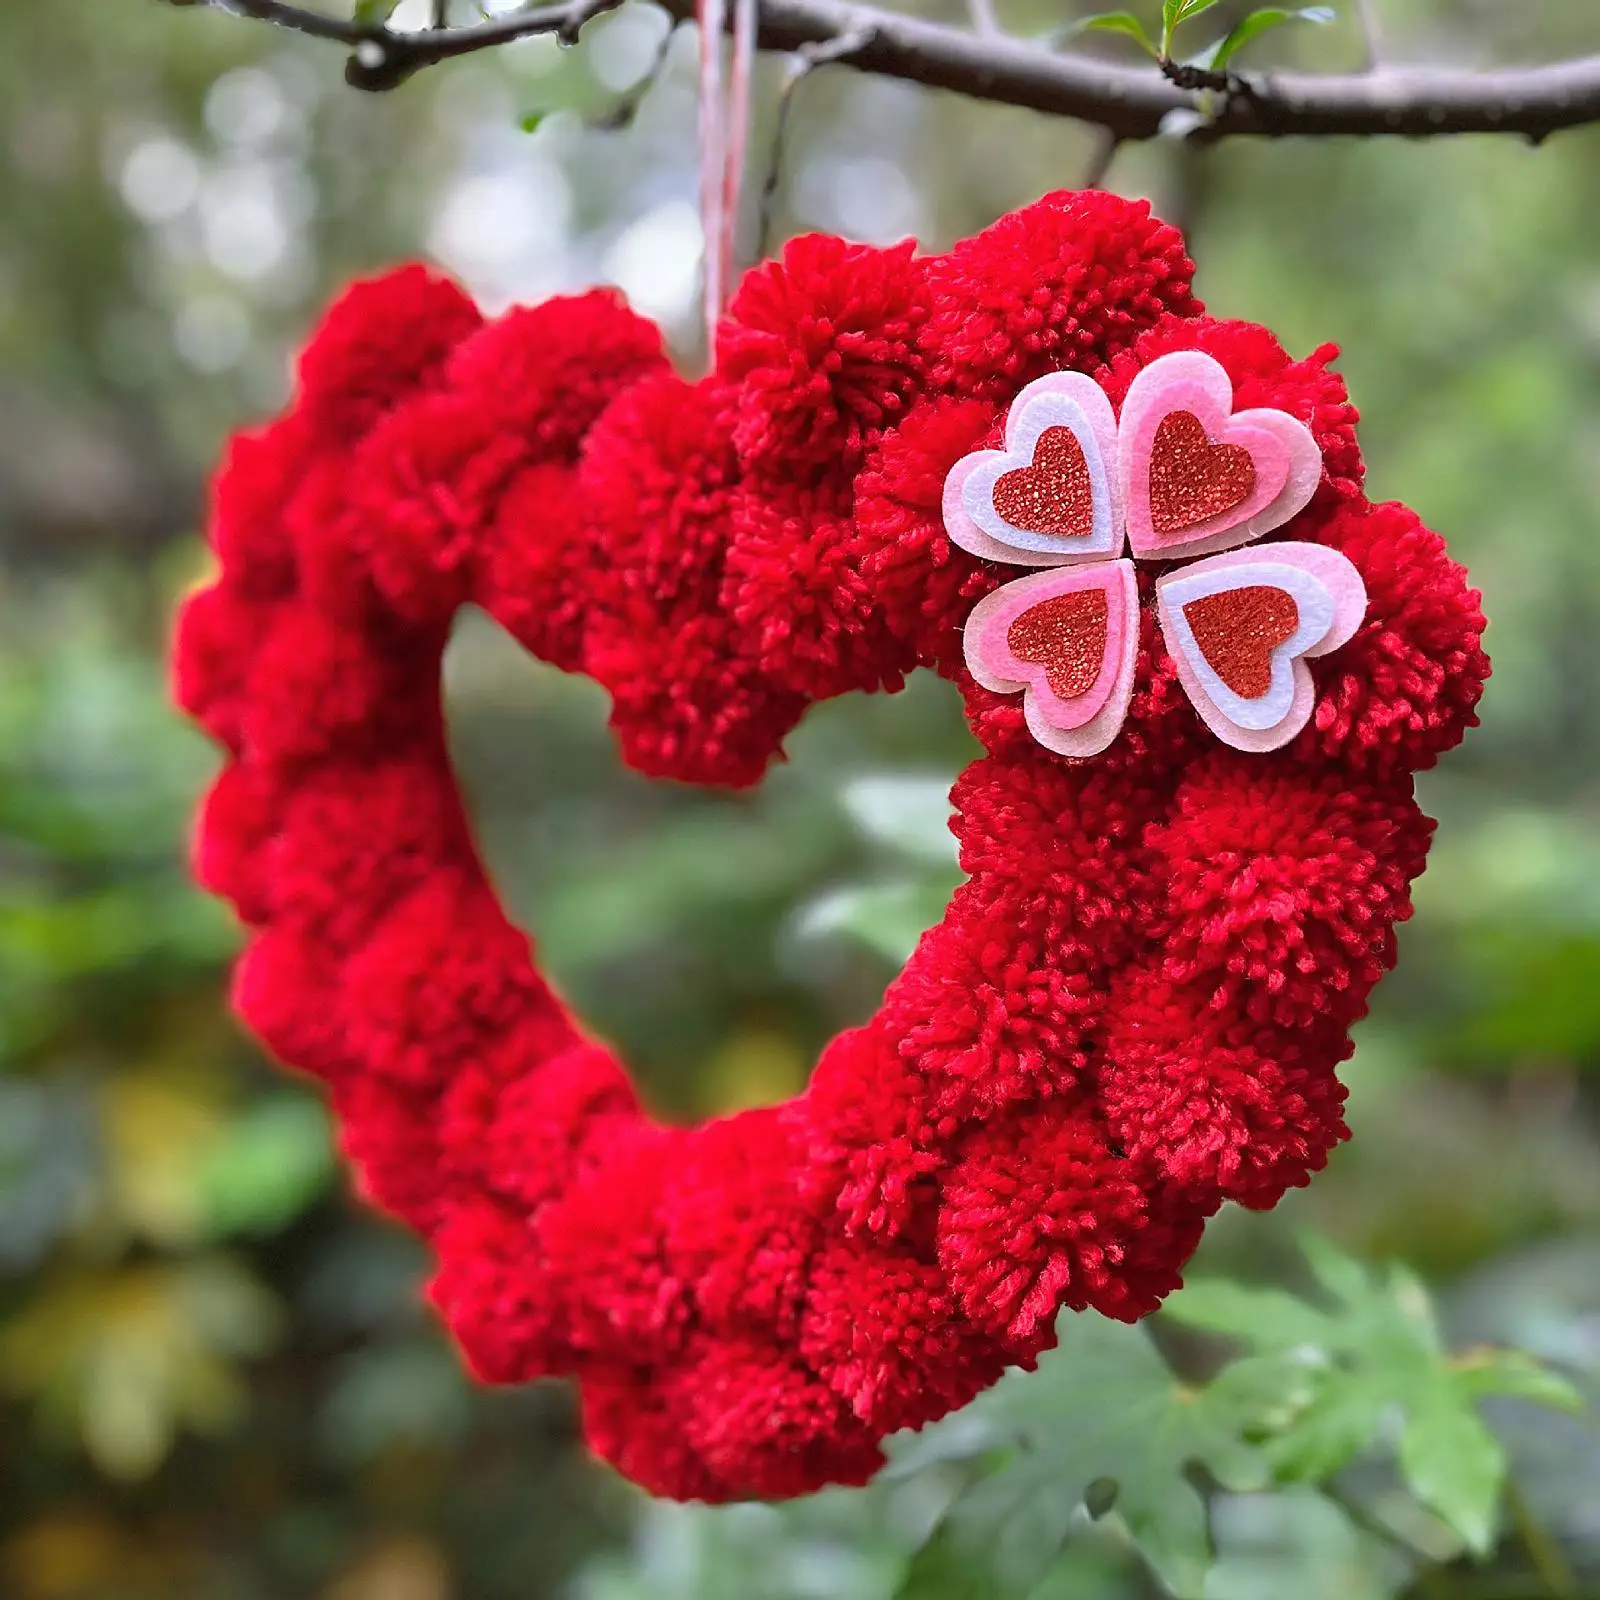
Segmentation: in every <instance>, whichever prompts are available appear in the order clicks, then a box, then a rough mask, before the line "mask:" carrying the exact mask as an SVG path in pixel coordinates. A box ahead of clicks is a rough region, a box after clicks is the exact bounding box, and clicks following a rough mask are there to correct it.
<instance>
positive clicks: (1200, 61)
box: [1189, 6, 1334, 72]
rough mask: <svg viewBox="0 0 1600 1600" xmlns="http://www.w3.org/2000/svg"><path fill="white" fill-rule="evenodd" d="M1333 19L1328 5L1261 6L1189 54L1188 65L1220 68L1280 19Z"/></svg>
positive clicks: (1277, 23) (1301, 20) (1310, 20)
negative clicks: (1196, 52) (1218, 36)
mask: <svg viewBox="0 0 1600 1600" xmlns="http://www.w3.org/2000/svg"><path fill="white" fill-rule="evenodd" d="M1333 19H1334V10H1333V7H1332V6H1263V7H1262V8H1261V10H1259V11H1252V12H1251V13H1250V15H1249V16H1247V17H1245V18H1243V19H1242V20H1241V21H1239V22H1237V23H1235V24H1234V26H1233V28H1232V29H1231V30H1230V31H1229V32H1228V33H1226V34H1224V35H1223V37H1222V38H1220V39H1218V40H1217V41H1216V43H1215V44H1209V45H1207V46H1206V48H1205V49H1204V50H1202V51H1200V52H1199V53H1198V54H1197V55H1195V56H1192V57H1191V58H1190V60H1189V65H1190V66H1194V67H1204V68H1205V69H1206V70H1207V71H1210V72H1221V71H1222V70H1223V69H1224V68H1225V67H1226V66H1227V65H1228V63H1229V62H1230V61H1232V60H1233V58H1234V57H1235V56H1236V55H1238V53H1239V52H1240V51H1241V50H1242V49H1243V48H1244V47H1245V46H1246V45H1247V44H1249V43H1250V41H1251V40H1252V39H1255V38H1256V37H1258V36H1259V35H1260V34H1263V33H1265V32H1266V31H1267V30H1268V29H1269V28H1276V27H1277V26H1278V25H1279V24H1280V23H1284V22H1317V23H1324V22H1332V21H1333Z"/></svg>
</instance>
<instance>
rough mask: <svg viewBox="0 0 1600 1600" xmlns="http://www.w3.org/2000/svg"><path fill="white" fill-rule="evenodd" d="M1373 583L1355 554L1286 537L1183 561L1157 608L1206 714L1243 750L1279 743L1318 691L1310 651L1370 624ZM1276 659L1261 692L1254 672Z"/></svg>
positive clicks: (1333, 645) (1165, 583) (1186, 682)
mask: <svg viewBox="0 0 1600 1600" xmlns="http://www.w3.org/2000/svg"><path fill="white" fill-rule="evenodd" d="M1366 610H1367V591H1366V586H1365V584H1363V582H1362V581H1361V574H1360V573H1359V572H1358V571H1357V570H1356V569H1355V567H1354V566H1353V565H1352V564H1351V562H1350V561H1349V559H1348V558H1347V557H1345V556H1343V555H1341V554H1340V553H1339V552H1338V551H1337V550H1330V549H1328V548H1326V547H1325V546H1323V545H1316V544H1302V543H1299V542H1296V541H1293V540H1286V541H1284V542H1283V543H1281V544H1269V545H1263V546H1261V548H1259V549H1256V550H1233V551H1229V552H1228V553H1227V554H1225V555H1218V556H1212V557H1211V558H1210V559H1209V560H1205V561H1197V562H1195V563H1194V564H1193V565H1192V566H1187V567H1180V568H1179V569H1178V570H1177V571H1176V572H1169V573H1167V574H1166V575H1165V576H1164V577H1162V578H1159V579H1158V580H1157V581H1156V615H1157V617H1158V619H1159V621H1160V623H1161V632H1162V636H1163V637H1164V638H1165V640H1166V642H1167V649H1168V650H1169V651H1170V652H1171V654H1172V659H1173V662H1174V664H1175V665H1176V667H1177V669H1178V679H1179V681H1180V682H1181V683H1182V684H1183V687H1184V690H1185V692H1186V693H1187V694H1188V696H1189V699H1190V700H1191V701H1192V702H1193V704H1194V708H1195V710H1196V711H1198V712H1199V713H1200V716H1201V718H1202V720H1203V721H1204V722H1205V724H1206V726H1207V727H1208V728H1210V729H1211V731H1212V732H1213V733H1214V734H1216V736H1217V737H1218V738H1219V739H1221V740H1222V741H1223V743H1225V744H1230V745H1232V746H1233V747H1234V749H1236V750H1248V751H1266V750H1276V749H1278V748H1279V747H1280V746H1282V745H1285V744H1287V743H1288V742H1289V741H1290V740H1291V739H1292V738H1294V736H1295V735H1296V734H1297V733H1299V731H1300V730H1301V729H1302V728H1303V727H1304V726H1305V725H1306V722H1307V720H1308V719H1309V717H1310V715H1311V710H1312V706H1313V705H1314V704H1315V700H1316V689H1315V685H1314V684H1313V683H1312V680H1311V671H1310V669H1309V668H1308V667H1307V666H1306V663H1305V658H1306V657H1309V656H1322V655H1327V654H1328V652H1329V651H1331V650H1337V649H1338V648H1339V646H1340V645H1342V644H1344V643H1345V642H1346V641H1347V640H1348V639H1349V638H1350V636H1351V635H1352V634H1353V633H1354V632H1355V631H1356V629H1357V628H1358V627H1359V626H1360V625H1361V619H1362V618H1363V617H1364V616H1365V615H1366ZM1263 663H1265V665H1266V666H1267V667H1268V668H1269V669H1270V672H1269V675H1268V676H1267V677H1266V679H1265V686H1264V687H1263V688H1261V689H1260V690H1259V692H1257V685H1256V684H1255V682H1254V681H1250V680H1253V678H1254V676H1255V673H1256V670H1257V668H1259V667H1260V666H1261V665H1262V664H1263Z"/></svg>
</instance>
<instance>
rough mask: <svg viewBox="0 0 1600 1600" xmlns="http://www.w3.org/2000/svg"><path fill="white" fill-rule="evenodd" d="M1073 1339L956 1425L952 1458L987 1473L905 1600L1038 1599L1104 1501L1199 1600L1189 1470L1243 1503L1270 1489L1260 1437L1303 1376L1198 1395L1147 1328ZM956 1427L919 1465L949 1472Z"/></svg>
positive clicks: (1201, 1561)
mask: <svg viewBox="0 0 1600 1600" xmlns="http://www.w3.org/2000/svg"><path fill="white" fill-rule="evenodd" d="M1061 1331H1062V1348H1061V1349H1060V1350H1059V1351H1056V1352H1054V1353H1053V1354H1051V1355H1048V1356H1046V1357H1045V1358H1044V1359H1043V1360H1042V1361H1041V1362H1040V1364H1039V1370H1038V1371H1037V1372H1036V1373H1032V1374H1025V1373H1015V1374H1012V1375H1011V1376H1009V1377H1007V1378H1005V1379H1004V1380H1003V1381H1002V1382H1001V1383H999V1384H997V1385H996V1386H995V1388H994V1389H992V1390H990V1391H989V1393H988V1394H986V1395H983V1396H981V1397H980V1398H979V1399H978V1400H977V1401H975V1402H974V1403H973V1404H972V1405H971V1406H969V1407H968V1408H967V1410H966V1412H965V1413H962V1414H961V1415H959V1416H957V1417H955V1418H952V1419H950V1422H951V1423H952V1424H954V1425H955V1426H954V1429H953V1430H952V1435H953V1437H952V1446H951V1449H950V1451H949V1452H948V1454H949V1455H951V1456H955V1457H962V1456H965V1457H966V1458H968V1459H973V1458H977V1459H980V1460H981V1461H982V1462H983V1463H984V1468H985V1469H986V1470H984V1475H983V1476H980V1477H979V1478H978V1479H977V1481H976V1482H975V1483H974V1484H973V1485H972V1487H971V1488H969V1489H968V1490H967V1491H966V1492H965V1493H964V1494H962V1495H961V1496H959V1497H958V1498H957V1499H956V1501H955V1502H954V1503H953V1504H952V1506H951V1508H950V1510H949V1512H948V1513H947V1515H946V1517H945V1519H944V1521H943V1522H942V1524H941V1526H940V1528H939V1530H938V1533H937V1535H936V1537H935V1539H934V1540H933V1541H932V1542H931V1544H930V1546H929V1548H928V1549H926V1550H925V1551H924V1552H923V1553H922V1554H920V1555H919V1556H918V1557H917V1558H916V1560H914V1561H913V1563H912V1565H911V1567H910V1569H909V1571H908V1573H907V1577H906V1581H905V1584H904V1586H903V1587H902V1589H901V1590H900V1596H901V1600H913V1597H922V1596H928V1597H932V1596H933V1595H935V1594H938V1595H941V1596H943V1595H945V1594H947V1593H949V1592H950V1591H949V1590H948V1589H937V1588H935V1587H934V1584H935V1582H936V1580H939V1579H945V1578H947V1577H948V1575H949V1574H950V1573H951V1572H957V1573H961V1572H972V1571H981V1572H985V1573H986V1574H987V1580H988V1587H987V1588H980V1589H976V1590H973V1591H971V1592H973V1593H982V1594H985V1595H1010V1594H1026V1593H1027V1592H1028V1590H1029V1589H1030V1588H1031V1587H1032V1586H1033V1585H1036V1584H1038V1583H1039V1582H1041V1581H1042V1580H1043V1578H1044V1577H1045V1575H1046V1573H1047V1572H1048V1571H1049V1569H1050V1566H1051V1564H1052V1563H1053V1562H1054V1560H1055V1559H1056V1556H1057V1555H1058V1553H1059V1552H1060V1550H1061V1547H1062V1544H1063V1542H1064V1541H1065V1540H1066V1538H1067V1536H1068V1534H1069V1532H1070V1531H1071V1529H1072V1527H1073V1526H1074V1524H1075V1519H1077V1518H1080V1517H1083V1518H1086V1517H1087V1515H1088V1513H1087V1511H1086V1509H1085V1500H1086V1497H1088V1496H1089V1495H1091V1493H1092V1495H1093V1498H1094V1502H1095V1506H1096V1508H1097V1509H1103V1512H1104V1520H1105V1522H1106V1523H1108V1524H1110V1523H1115V1524H1117V1525H1118V1526H1120V1527H1121V1528H1122V1529H1123V1530H1124V1531H1125V1533H1126V1534H1127V1536H1128V1538H1129V1539H1130V1540H1131V1541H1132V1542H1133V1543H1134V1544H1135V1545H1136V1546H1137V1548H1138V1549H1139V1551H1140V1553H1141V1554H1142V1555H1143V1556H1144V1558H1145V1560H1146V1561H1147V1562H1148V1563H1149V1564H1150V1566H1151V1568H1152V1569H1153V1570H1154V1571H1155V1572H1156V1573H1157V1574H1158V1576H1160V1578H1161V1579H1162V1581H1163V1582H1164V1583H1166V1584H1167V1585H1168V1586H1169V1587H1170V1588H1171V1589H1173V1590H1174V1591H1175V1592H1176V1593H1178V1594H1195V1593H1198V1592H1199V1589H1200V1586H1201V1584H1202V1583H1203V1582H1204V1579H1205V1572H1206V1569H1207V1567H1208V1566H1209V1564H1210V1546H1209V1542H1208V1538H1207V1533H1206V1519H1205V1506H1204V1502H1203V1501H1202V1499H1201V1497H1200V1494H1199V1493H1198V1491H1197V1490H1196V1489H1195V1488H1194V1486H1193V1484H1192V1483H1191V1482H1190V1481H1189V1477H1188V1475H1187V1474H1188V1469H1189V1468H1190V1467H1191V1466H1193V1465H1196V1464H1199V1465H1203V1466H1204V1467H1205V1468H1206V1470H1207V1471H1209V1472H1210V1473H1211V1475H1212V1476H1213V1477H1214V1478H1215V1479H1216V1480H1217V1481H1218V1482H1220V1483H1222V1484H1224V1485H1225V1486H1227V1487H1229V1488H1231V1489H1236V1490H1241V1491H1243V1490H1250V1489H1256V1488H1260V1487H1262V1486H1263V1485H1264V1484H1265V1482H1266V1481H1267V1476H1268V1474H1267V1468H1266V1463H1265V1462H1264V1461H1263V1460H1262V1458H1261V1457H1260V1455H1259V1453H1258V1452H1257V1450H1256V1449H1255V1448H1254V1447H1253V1446H1252V1445H1251V1444H1250V1442H1249V1440H1248V1439H1247V1437H1246V1434H1247V1432H1248V1431H1249V1430H1251V1429H1253V1428H1254V1427H1256V1426H1257V1424H1258V1420H1259V1418H1260V1416H1261V1415H1262V1413H1263V1411H1264V1410H1266V1409H1268V1408H1269V1407H1270V1406H1271V1405H1273V1404H1276V1403H1280V1402H1281V1401H1282V1399H1283V1396H1284V1394H1285V1393H1286V1391H1287V1390H1288V1388H1289V1387H1290V1386H1291V1385H1292V1384H1294V1383H1297V1382H1299V1381H1301V1380H1300V1378H1299V1375H1298V1373H1297V1372H1295V1371H1294V1370H1293V1364H1292V1363H1288V1362H1279V1363H1274V1364H1270V1366H1269V1364H1266V1363H1255V1364H1251V1363H1238V1365H1239V1366H1240V1367H1246V1368H1249V1370H1248V1371H1247V1372H1246V1373H1245V1374H1244V1375H1243V1376H1235V1377H1234V1378H1233V1379H1232V1381H1229V1382H1224V1381H1220V1380H1219V1381H1218V1382H1217V1383H1214V1384H1206V1385H1202V1386H1200V1387H1198V1388H1194V1387H1190V1386H1189V1385H1186V1384H1184V1383H1182V1382H1180V1381H1179V1380H1178V1378H1177V1377H1176V1376H1175V1375H1174V1374H1173V1372H1172V1371H1171V1369H1170V1368H1169V1367H1168V1366H1167V1364H1166V1362H1165V1361H1163V1360H1162V1358H1161V1356H1160V1355H1159V1353H1158V1352H1157V1351H1156V1349H1155V1347H1154V1345H1152V1344H1151V1342H1150V1340H1149V1337H1148V1335H1147V1334H1146V1333H1145V1332H1144V1330H1143V1329H1141V1328H1129V1327H1125V1326H1124V1325H1122V1324H1121V1323H1115V1322H1109V1321H1107V1320H1105V1319H1104V1318H1100V1317H1095V1316H1067V1317H1065V1318H1063V1320H1062V1323H1061ZM947 1427H949V1424H944V1425H940V1427H936V1428H934V1429H932V1430H929V1432H930V1433H931V1434H932V1435H934V1438H933V1439H931V1440H929V1439H926V1438H924V1439H923V1440H919V1441H915V1442H913V1443H912V1444H911V1446H910V1448H912V1449H913V1450H915V1451H916V1452H917V1459H918V1460H920V1461H924V1462H926V1461H928V1460H930V1459H934V1458H936V1455H937V1452H938V1448H939V1444H938V1436H939V1435H940V1434H941V1432H942V1431H943V1430H944V1429H945V1428H947ZM897 1454H898V1452H897ZM955 1592H957V1593H961V1594H964V1593H966V1592H968V1591H966V1590H960V1589H958V1590H956V1591H955Z"/></svg>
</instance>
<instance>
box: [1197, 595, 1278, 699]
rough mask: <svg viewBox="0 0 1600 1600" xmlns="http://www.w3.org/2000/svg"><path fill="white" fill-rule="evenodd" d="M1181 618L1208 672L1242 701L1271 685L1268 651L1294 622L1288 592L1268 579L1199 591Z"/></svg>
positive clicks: (1275, 646)
mask: <svg viewBox="0 0 1600 1600" xmlns="http://www.w3.org/2000/svg"><path fill="white" fill-rule="evenodd" d="M1183 616H1184V620H1185V621H1186V622H1187V623H1188V624H1189V627H1190V630H1191V631H1192V632H1193V634H1194V642H1195V643H1196V644H1197V645H1198V646H1199V647H1200V654H1201V655H1203V656H1204V657H1205V658H1206V661H1207V662H1208V663H1209V664H1210V666H1211V669H1212V671H1213V672H1215V673H1216V675H1217V676H1218V677H1219V678H1221V679H1222V681H1223V682H1224V683H1225V684H1227V686H1228V687H1229V688H1230V689H1232V690H1233V692H1234V693H1235V694H1236V695H1239V696H1241V697H1242V698H1244V699H1246V700H1259V699H1260V698H1261V696H1262V695H1264V694H1265V693H1266V692H1267V690H1268V689H1270V688H1271V687H1272V652H1273V651H1274V650H1276V649H1277V648H1278V646H1279V645H1280V644H1282V643H1283V642H1284V640H1285V639H1292V638H1293V637H1294V630H1295V629H1296V628H1298V627H1299V626H1300V608H1299V606H1297V605H1296V604H1295V600H1294V596H1293V595H1292V594H1290V593H1289V592H1288V590H1286V589H1280V588H1278V587H1277V586H1276V585H1275V584H1268V583H1252V584H1248V585H1246V586H1245V587H1244V588H1242V589H1224V590H1222V591H1221V593H1219V594H1208V595H1203V596H1201V598H1200V599H1198V600H1191V601H1190V602H1189V603H1188V605H1186V606H1185V607H1184V608H1183Z"/></svg>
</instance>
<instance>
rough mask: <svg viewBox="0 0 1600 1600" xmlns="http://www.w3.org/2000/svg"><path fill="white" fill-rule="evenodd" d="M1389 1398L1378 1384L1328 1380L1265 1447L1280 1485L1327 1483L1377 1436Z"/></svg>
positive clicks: (1274, 1475) (1268, 1440)
mask: <svg viewBox="0 0 1600 1600" xmlns="http://www.w3.org/2000/svg"><path fill="white" fill-rule="evenodd" d="M1384 1409H1385V1398H1384V1396H1383V1394H1382V1393H1381V1391H1380V1390H1379V1389H1378V1388H1376V1387H1375V1386H1370V1385H1367V1384H1362V1383H1341V1382H1328V1383H1322V1384H1320V1385H1319V1386H1318V1390H1317V1393H1316V1397H1315V1399H1314V1400H1312V1402H1311V1404H1310V1405H1308V1406H1306V1407H1305V1408H1304V1409H1303V1410H1302V1411H1300V1413H1299V1414H1298V1415H1297V1416H1295V1417H1294V1418H1293V1419H1292V1420H1291V1421H1290V1422H1288V1423H1287V1424H1286V1425H1285V1426H1284V1427H1282V1428H1281V1429H1279V1430H1277V1431H1276V1433H1275V1435H1274V1436H1273V1437H1270V1438H1268V1439H1267V1440H1266V1441H1265V1442H1264V1443H1263V1445H1262V1450H1263V1452H1264V1453H1265V1455H1266V1458H1267V1460H1268V1462H1269V1463H1270V1464H1271V1466H1272V1474H1273V1477H1274V1478H1275V1479H1276V1480H1277V1481H1278V1482H1279V1483H1325V1482H1327V1480H1328V1479H1329V1478H1331V1477H1332V1476H1333V1475H1334V1473H1336V1472H1338V1471H1339V1470H1340V1469H1341V1468H1342V1467H1345V1466H1347V1465H1348V1464H1349V1463H1350V1462H1351V1461H1352V1460H1354V1459H1355V1457H1356V1456H1358V1455H1360V1454H1361V1452H1362V1451H1363V1450H1365V1449H1366V1448H1367V1447H1368V1446H1369V1445H1370V1444H1371V1443H1372V1441H1373V1439H1374V1438H1375V1437H1376V1435H1377V1432H1378V1429H1379V1426H1380V1425H1381V1423H1382V1421H1383V1413H1384Z"/></svg>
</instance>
